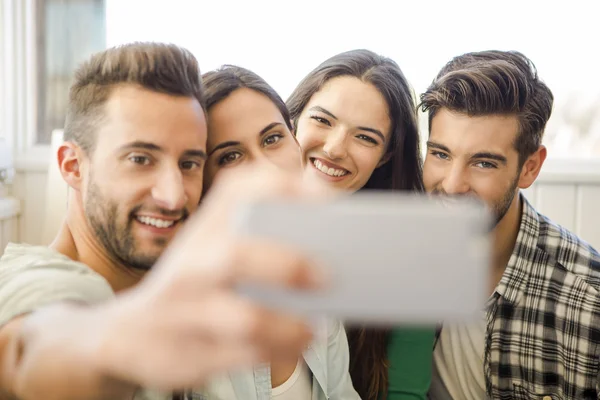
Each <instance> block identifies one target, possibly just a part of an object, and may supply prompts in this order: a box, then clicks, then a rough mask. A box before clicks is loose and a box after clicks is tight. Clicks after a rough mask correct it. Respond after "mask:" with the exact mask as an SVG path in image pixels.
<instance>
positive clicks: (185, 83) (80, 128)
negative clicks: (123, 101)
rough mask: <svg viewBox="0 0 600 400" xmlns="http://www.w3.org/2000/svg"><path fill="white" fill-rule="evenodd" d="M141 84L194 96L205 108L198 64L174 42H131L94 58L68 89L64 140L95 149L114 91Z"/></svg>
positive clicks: (77, 72)
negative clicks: (105, 109) (96, 133)
mask: <svg viewBox="0 0 600 400" xmlns="http://www.w3.org/2000/svg"><path fill="white" fill-rule="evenodd" d="M120 84H133V85H139V86H140V87H143V88H145V89H149V90H152V91H155V92H159V93H166V94H170V95H173V96H188V97H195V98H196V99H197V100H198V101H199V102H200V104H201V105H202V107H203V108H204V95H203V89H202V83H201V79H200V68H199V67H198V61H197V60H196V58H195V57H194V56H193V55H192V53H190V52H189V51H188V50H186V49H183V48H181V47H178V46H175V45H173V44H162V43H132V44H127V45H123V46H118V47H113V48H110V49H107V50H105V51H102V52H100V53H96V54H94V55H93V56H92V57H91V58H90V59H89V60H88V61H87V62H85V63H83V64H82V65H81V66H80V67H79V68H78V69H77V71H76V72H75V80H74V82H73V84H72V85H71V88H70V91H69V104H68V107H67V117H66V121H65V129H64V137H65V140H66V141H71V142H74V143H76V144H77V145H79V146H80V147H81V148H83V149H84V150H85V151H88V152H89V151H92V150H93V148H94V144H95V132H96V128H97V124H98V123H99V122H100V121H101V120H102V118H103V116H104V112H103V106H104V104H105V103H106V101H107V100H108V97H109V96H110V93H111V90H112V88H114V87H115V86H117V85H120Z"/></svg>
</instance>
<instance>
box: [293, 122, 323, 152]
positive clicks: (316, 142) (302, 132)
mask: <svg viewBox="0 0 600 400" xmlns="http://www.w3.org/2000/svg"><path fill="white" fill-rule="evenodd" d="M296 140H298V144H299V145H300V147H301V148H302V150H303V151H307V150H311V149H313V148H315V147H319V146H322V145H323V136H322V135H321V134H320V133H319V129H317V128H315V127H314V126H311V125H310V124H308V123H301V124H299V125H298V130H297V131H296Z"/></svg>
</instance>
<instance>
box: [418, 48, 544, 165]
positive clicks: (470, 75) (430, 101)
mask: <svg viewBox="0 0 600 400" xmlns="http://www.w3.org/2000/svg"><path fill="white" fill-rule="evenodd" d="M553 102H554V96H553V95H552V92H551V91H550V89H549V88H548V86H546V84H545V83H544V82H542V81H541V80H540V79H539V77H538V74H537V70H536V68H535V65H534V64H533V62H532V61H531V60H530V59H528V58H527V57H525V56H524V55H523V54H521V53H519V52H517V51H498V50H489V51H481V52H474V53H466V54H463V55H461V56H458V57H455V58H453V59H452V60H450V62H448V63H447V64H446V65H445V66H444V68H442V70H441V71H440V72H439V74H438V75H437V77H436V78H435V80H434V81H433V83H431V85H430V86H429V88H427V91H426V92H425V93H423V94H422V95H421V104H420V107H421V108H422V110H423V111H428V112H429V126H430V129H431V121H432V120H433V117H435V115H436V112H437V111H438V110H440V109H442V108H446V109H448V110H450V111H454V112H459V113H464V114H466V115H469V116H482V115H515V116H517V118H518V120H519V133H518V136H517V139H516V141H515V144H514V146H515V149H516V150H517V152H518V153H519V161H520V164H521V165H523V163H524V162H525V160H526V159H527V157H529V156H530V155H532V154H533V153H535V152H536V151H537V150H538V148H539V147H540V145H541V144H542V137H543V134H544V129H545V127H546V123H547V122H548V119H549V118H550V114H551V113H552V104H553Z"/></svg>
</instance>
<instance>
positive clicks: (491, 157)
mask: <svg viewBox="0 0 600 400" xmlns="http://www.w3.org/2000/svg"><path fill="white" fill-rule="evenodd" d="M427 148H428V149H437V150H441V151H444V152H446V153H448V154H452V152H451V151H450V149H449V148H448V147H447V146H444V145H443V144H440V143H435V142H432V141H430V140H428V141H427ZM469 158H471V159H472V160H473V159H482V158H485V159H488V160H494V161H498V162H500V163H502V164H504V165H506V164H507V163H508V160H507V158H506V157H504V156H503V155H502V154H498V153H493V152H491V151H481V152H478V153H475V154H471V155H470V157H469Z"/></svg>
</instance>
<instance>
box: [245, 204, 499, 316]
mask: <svg viewBox="0 0 600 400" xmlns="http://www.w3.org/2000/svg"><path fill="white" fill-rule="evenodd" d="M240 211H241V212H240V214H239V218H238V219H237V220H236V223H237V226H236V229H237V232H239V233H241V234H246V235H255V236H261V237H267V238H275V239H277V240H279V241H282V242H285V243H287V244H291V245H293V246H295V247H296V248H299V249H301V250H304V251H306V252H307V253H308V254H310V255H314V256H315V257H317V258H318V259H319V260H321V261H322V262H323V263H324V264H325V266H327V267H328V268H329V269H330V271H328V275H329V277H330V284H329V286H328V288H327V290H325V291H323V292H308V293H307V292H300V291H292V290H282V289H274V288H271V287H258V286H251V285H242V286H240V288H239V289H240V290H241V291H242V292H243V293H244V294H246V295H247V296H250V297H252V298H253V299H254V300H257V301H260V302H262V303H264V304H266V305H268V306H271V307H274V308H283V309H286V310H288V311H292V312H296V313H301V314H307V315H308V316H328V317H333V318H337V319H340V320H342V321H345V322H350V323H367V324H398V323H403V324H407V323H414V324H429V323H436V322H440V321H443V320H445V321H447V320H471V319H474V318H480V317H481V311H482V310H483V309H484V307H485V301H486V298H487V296H488V293H487V291H488V279H489V266H490V249H491V243H490V238H489V236H490V235H489V232H490V229H491V218H490V214H489V213H488V211H487V209H486V208H485V207H484V206H483V205H481V204H479V203H476V202H473V201H469V200H459V201H453V202H452V205H451V206H449V205H448V204H445V203H442V202H440V201H437V200H435V199H433V198H431V197H428V196H426V195H411V194H400V193H390V192H385V193H384V192H368V193H357V194H354V195H351V196H347V197H343V198H340V199H337V200H335V201H332V202H328V203H309V202H300V201H291V200H287V201H284V200H282V201H275V202H274V201H271V202H261V203H255V204H247V205H246V206H245V207H243V209H242V210H240Z"/></svg>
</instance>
